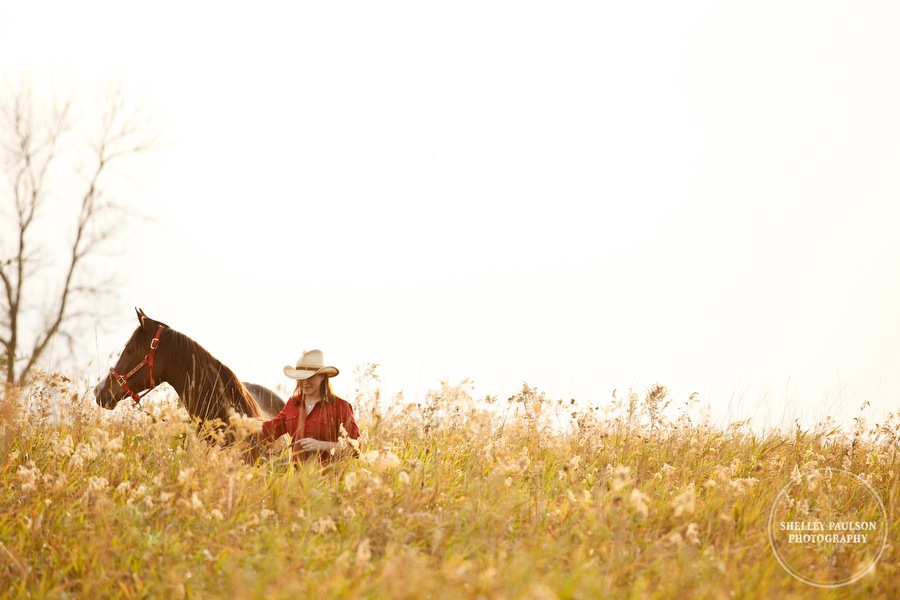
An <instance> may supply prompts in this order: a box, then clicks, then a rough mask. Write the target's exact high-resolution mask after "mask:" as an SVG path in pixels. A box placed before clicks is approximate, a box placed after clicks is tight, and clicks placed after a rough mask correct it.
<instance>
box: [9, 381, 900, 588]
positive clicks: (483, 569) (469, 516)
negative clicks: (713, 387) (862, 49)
mask: <svg viewBox="0 0 900 600" xmlns="http://www.w3.org/2000/svg"><path fill="white" fill-rule="evenodd" d="M75 387H76V386H74V385H73V383H72V382H71V381H69V380H67V379H66V378H65V377H63V376H61V375H58V374H46V373H43V374H38V378H37V380H36V382H35V384H34V385H33V386H31V387H30V388H29V390H28V391H27V392H22V391H20V390H15V389H7V390H5V392H4V396H3V399H2V403H0V479H2V486H0V489H2V492H0V507H2V508H0V594H3V593H5V594H6V596H7V597H11V598H26V597H31V598H104V597H110V598H317V599H318V598H391V599H394V598H486V599H506V598H508V599H517V598H535V599H553V598H714V599H715V598H897V597H900V573H898V565H900V562H898V553H897V549H896V547H895V545H894V544H895V543H896V540H897V537H898V531H900V530H898V527H897V525H896V524H895V517H896V514H897V509H898V507H900V500H898V491H900V489H898V483H897V476H896V472H897V469H898V466H900V465H898V459H900V456H898V444H900V419H898V418H895V417H893V416H892V417H890V418H889V419H888V420H887V422H885V423H878V424H876V423H866V422H865V421H864V420H863V419H861V418H860V419H858V420H857V425H856V427H855V428H853V430H851V431H845V430H842V429H840V428H839V427H837V426H835V425H833V424H830V423H826V424H822V425H820V426H818V427H816V428H814V429H813V430H811V431H801V430H799V429H797V430H795V431H787V432H785V431H779V432H769V433H765V434H760V433H754V432H753V431H751V430H750V428H749V427H747V426H746V424H740V423H739V424H735V425H733V426H731V427H727V428H724V429H723V428H721V427H715V426H713V425H712V424H710V423H709V422H708V420H704V419H703V418H702V417H697V416H696V415H695V414H694V413H695V412H696V411H695V410H694V409H695V408H696V406H692V404H695V403H697V400H696V398H695V397H691V398H689V399H688V400H687V401H684V402H682V403H681V405H680V406H676V404H677V403H675V402H673V401H672V400H671V399H670V398H669V396H668V393H667V391H666V389H665V388H664V387H661V386H655V387H653V388H651V389H649V390H645V391H643V392H641V393H640V394H637V393H629V394H627V395H625V396H624V397H615V396H614V397H613V398H612V400H611V401H609V402H608V403H607V404H605V405H604V406H602V407H576V406H575V405H574V404H568V403H561V402H556V401H551V400H549V399H547V398H546V397H545V396H544V395H543V394H541V393H540V392H538V391H537V390H534V389H532V388H529V387H528V386H527V385H523V387H522V390H521V391H520V392H519V393H518V394H516V395H515V396H513V397H511V398H508V399H497V398H491V397H488V398H485V399H483V400H480V401H478V402H473V401H472V399H471V398H470V397H469V394H468V392H467V389H466V385H465V382H464V383H463V384H461V385H459V386H451V385H447V384H443V385H442V387H441V389H440V390H437V391H434V392H431V393H429V394H428V396H427V398H425V399H424V400H423V402H422V403H421V405H413V406H403V407H401V406H400V405H399V403H396V404H395V405H393V406H389V407H388V408H384V407H382V406H381V404H382V403H379V399H378V397H377V394H376V395H374V396H372V395H369V396H367V397H363V396H360V397H358V398H356V401H355V402H354V405H355V406H357V412H358V418H359V421H360V427H361V429H362V430H363V438H362V451H361V454H360V456H359V457H358V458H350V459H346V460H344V461H342V462H341V463H340V464H338V465H337V466H334V467H330V468H328V469H326V470H321V469H319V468H316V467H312V466H306V465H303V466H299V467H295V466H291V465H290V464H288V463H286V461H285V460H283V458H284V457H283V454H282V455H281V456H279V455H278V454H277V453H276V454H274V455H273V456H272V457H270V459H269V460H265V461H262V462H260V463H258V464H247V463H246V462H245V461H244V460H243V459H242V456H241V453H240V450H239V448H223V447H220V446H217V445H211V444H209V443H207V442H205V441H203V440H201V439H200V438H199V437H198V435H197V428H196V427H195V426H194V425H193V424H191V423H189V422H186V413H184V412H183V411H182V410H181V409H179V408H178V407H177V403H176V402H175V401H174V399H170V401H163V400H154V401H152V402H147V403H146V406H145V407H144V408H145V412H141V411H137V410H134V409H133V408H132V407H130V406H127V404H129V403H128V402H123V403H122V405H121V406H119V407H118V408H117V409H116V410H115V411H111V412H110V411H103V410H102V409H99V408H98V407H97V406H96V405H94V404H93V398H92V397H90V396H89V395H88V396H84V395H83V394H82V393H80V392H79V391H76V390H74V389H73V388H75ZM369 387H371V386H368V385H362V386H361V387H360V389H367V388H369ZM826 468H831V469H840V470H843V471H847V472H851V473H854V474H856V475H858V476H859V477H861V478H863V479H864V480H865V481H866V482H868V484H869V485H870V486H871V488H872V489H874V490H875V491H876V492H877V494H878V496H880V498H881V500H882V501H883V505H884V509H885V511H886V513H887V516H888V523H889V530H888V531H887V543H886V544H884V546H883V551H882V553H881V554H880V556H879V559H878V561H877V563H876V565H875V568H874V569H872V570H871V571H869V572H867V573H866V574H865V575H864V576H862V577H861V578H859V579H858V580H857V581H854V582H853V583H850V584H848V585H843V586H840V587H834V588H823V587H817V586H813V585H809V584H808V583H805V582H803V581H800V580H799V579H798V578H796V577H794V576H792V575H791V574H790V573H788V572H787V570H785V568H783V567H782V566H781V564H779V561H778V560H777V559H776V557H775V555H774V553H773V550H772V547H771V546H770V541H769V535H768V526H769V518H770V512H771V511H772V507H773V503H774V502H775V500H776V497H777V495H778V493H779V490H781V489H782V488H784V487H785V485H786V484H788V483H789V482H790V481H791V478H792V476H793V477H796V476H797V474H798V473H804V472H808V471H810V470H815V469H826ZM864 501H865V498H860V499H859V502H864ZM4 590H5V592H4Z"/></svg>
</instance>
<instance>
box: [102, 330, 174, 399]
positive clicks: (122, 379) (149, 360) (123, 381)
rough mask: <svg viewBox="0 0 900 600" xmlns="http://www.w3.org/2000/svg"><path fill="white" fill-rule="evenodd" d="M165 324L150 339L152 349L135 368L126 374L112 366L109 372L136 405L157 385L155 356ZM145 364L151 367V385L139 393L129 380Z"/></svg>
mask: <svg viewBox="0 0 900 600" xmlns="http://www.w3.org/2000/svg"><path fill="white" fill-rule="evenodd" d="M162 330H163V326H162V325H160V326H159V327H158V328H157V330H156V335H154V336H153V339H152V340H150V351H149V352H147V355H146V356H145V357H144V360H142V361H141V362H139V363H138V364H137V365H135V367H134V368H133V369H131V370H130V371H128V373H127V374H125V375H119V373H118V371H116V369H115V367H110V369H109V374H110V375H111V376H112V377H113V378H114V379H115V381H116V383H118V384H119V387H121V388H122V389H123V390H125V395H126V396H129V397H130V398H131V400H132V401H133V402H134V403H135V405H137V404H139V403H140V402H141V398H143V397H144V396H146V395H147V394H148V393H149V392H150V390H152V389H153V388H155V387H156V384H155V383H153V357H154V356H155V355H156V348H157V346H159V338H160V336H161V335H162ZM144 365H147V366H149V367H150V387H148V388H147V389H146V390H144V392H143V393H142V394H140V395H139V394H137V393H135V392H134V391H132V389H131V388H130V387H128V383H127V382H128V380H129V379H130V378H131V376H132V375H134V374H135V373H137V372H138V371H140V370H141V369H143V368H144Z"/></svg>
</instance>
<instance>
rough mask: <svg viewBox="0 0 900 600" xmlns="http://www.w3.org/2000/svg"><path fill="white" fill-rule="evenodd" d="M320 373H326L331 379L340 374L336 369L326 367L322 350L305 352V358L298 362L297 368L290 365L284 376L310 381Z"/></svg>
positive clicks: (285, 369)
mask: <svg viewBox="0 0 900 600" xmlns="http://www.w3.org/2000/svg"><path fill="white" fill-rule="evenodd" d="M319 373H324V374H325V375H328V376H329V377H334V376H336V375H337V374H338V373H340V371H338V370H337V368H335V367H326V366H325V359H324V357H323V356H322V351H321V350H310V351H309V352H305V351H304V352H303V356H301V357H300V360H298V361H297V366H296V367H291V366H290V365H288V366H286V367H285V368H284V374H285V375H287V376H288V377H290V378H291V379H309V378H310V377H312V376H313V375H318V374H319Z"/></svg>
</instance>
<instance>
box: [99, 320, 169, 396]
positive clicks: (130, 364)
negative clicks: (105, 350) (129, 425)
mask: <svg viewBox="0 0 900 600" xmlns="http://www.w3.org/2000/svg"><path fill="white" fill-rule="evenodd" d="M134 310H135V312H136V313H137V316H138V321H139V325H138V327H137V329H135V330H134V333H132V334H131V338H130V339H129V340H128V342H126V343H125V348H124V350H122V354H121V355H119V360H118V361H117V362H116V364H115V366H114V367H113V368H111V369H110V370H109V374H108V375H107V376H106V377H104V378H103V379H102V380H101V381H100V382H99V383H98V384H97V385H96V386H95V387H94V397H95V398H96V399H97V404H99V405H100V406H102V407H103V408H107V409H110V410H111V409H113V408H115V407H116V405H117V404H118V403H119V401H120V400H122V399H123V398H125V396H130V397H131V399H132V400H133V401H134V402H135V404H137V403H138V401H139V400H140V398H141V396H140V394H142V393H145V392H148V391H150V390H151V389H153V388H154V387H155V386H156V385H158V384H159V383H160V382H161V381H162V380H161V379H160V377H159V374H160V372H161V371H162V368H161V367H162V365H160V364H158V363H157V361H156V358H157V357H156V347H157V345H158V344H159V338H160V336H161V335H162V332H163V331H164V330H165V329H167V326H166V325H165V324H163V323H160V322H159V321H155V320H153V319H151V318H150V317H148V316H147V315H146V314H144V311H142V310H141V309H139V308H135V309H134Z"/></svg>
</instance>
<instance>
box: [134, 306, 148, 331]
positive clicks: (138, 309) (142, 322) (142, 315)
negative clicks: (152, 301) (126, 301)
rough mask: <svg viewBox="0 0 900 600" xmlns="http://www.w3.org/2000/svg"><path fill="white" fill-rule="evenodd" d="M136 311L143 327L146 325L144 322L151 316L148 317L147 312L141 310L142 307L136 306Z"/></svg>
mask: <svg viewBox="0 0 900 600" xmlns="http://www.w3.org/2000/svg"><path fill="white" fill-rule="evenodd" d="M134 312H136V313H137V316H138V321H140V322H141V327H143V326H144V323H145V322H146V321H147V319H149V318H150V317H148V316H147V315H145V314H144V311H143V310H141V309H140V308H137V307H135V309H134Z"/></svg>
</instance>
